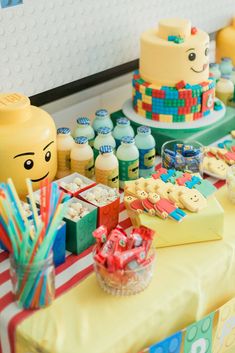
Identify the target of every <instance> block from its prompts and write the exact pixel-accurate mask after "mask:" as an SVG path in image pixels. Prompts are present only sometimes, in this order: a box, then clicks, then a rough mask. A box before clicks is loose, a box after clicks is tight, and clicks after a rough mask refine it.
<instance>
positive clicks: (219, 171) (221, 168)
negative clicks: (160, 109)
mask: <svg viewBox="0 0 235 353" xmlns="http://www.w3.org/2000/svg"><path fill="white" fill-rule="evenodd" d="M208 169H209V171H211V172H212V173H214V174H216V175H219V176H221V177H224V178H225V177H226V173H227V170H228V165H227V164H226V163H225V162H224V161H223V160H221V159H215V158H211V161H210V159H209V162H208Z"/></svg>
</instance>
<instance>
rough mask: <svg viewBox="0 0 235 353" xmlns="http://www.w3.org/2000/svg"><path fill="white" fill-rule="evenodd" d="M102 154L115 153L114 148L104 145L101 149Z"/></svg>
mask: <svg viewBox="0 0 235 353" xmlns="http://www.w3.org/2000/svg"><path fill="white" fill-rule="evenodd" d="M99 152H100V154H105V153H111V152H113V147H112V146H110V145H104V146H101V147H100V148H99Z"/></svg>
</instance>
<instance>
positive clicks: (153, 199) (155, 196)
mask: <svg viewBox="0 0 235 353" xmlns="http://www.w3.org/2000/svg"><path fill="white" fill-rule="evenodd" d="M148 200H149V201H150V202H151V203H153V204H155V203H157V202H158V201H159V200H160V196H159V195H158V194H156V193H155V192H150V193H149V194H148Z"/></svg>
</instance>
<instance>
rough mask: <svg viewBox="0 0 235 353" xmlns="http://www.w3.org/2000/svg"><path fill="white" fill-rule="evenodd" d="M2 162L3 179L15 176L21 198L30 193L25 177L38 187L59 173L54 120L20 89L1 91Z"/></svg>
mask: <svg viewBox="0 0 235 353" xmlns="http://www.w3.org/2000/svg"><path fill="white" fill-rule="evenodd" d="M0 165H1V168H0V182H6V180H7V178H12V179H13V182H14V184H15V187H16V189H17V191H18V194H19V195H20V197H21V198H24V197H25V196H26V194H27V189H26V183H25V179H26V178H29V179H31V181H32V183H33V188H34V190H36V189H38V188H39V187H40V182H41V181H42V180H43V179H45V178H46V177H48V178H49V180H50V181H52V180H53V179H54V177H55V174H56V170H57V153H56V127H55V124H54V121H53V119H52V118H51V116H50V115H49V114H48V113H46V112H45V111H43V110H42V109H39V108H37V107H35V106H32V105H31V104H30V100H29V98H28V97H26V96H23V95H21V94H19V93H6V94H0Z"/></svg>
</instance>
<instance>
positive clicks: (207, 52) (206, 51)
mask: <svg viewBox="0 0 235 353" xmlns="http://www.w3.org/2000/svg"><path fill="white" fill-rule="evenodd" d="M208 54H209V48H206V49H205V56H208Z"/></svg>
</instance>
